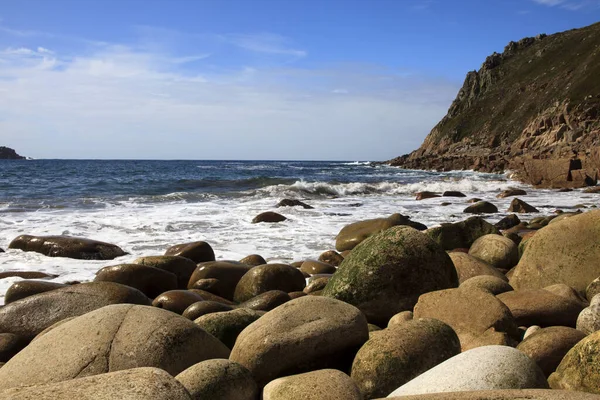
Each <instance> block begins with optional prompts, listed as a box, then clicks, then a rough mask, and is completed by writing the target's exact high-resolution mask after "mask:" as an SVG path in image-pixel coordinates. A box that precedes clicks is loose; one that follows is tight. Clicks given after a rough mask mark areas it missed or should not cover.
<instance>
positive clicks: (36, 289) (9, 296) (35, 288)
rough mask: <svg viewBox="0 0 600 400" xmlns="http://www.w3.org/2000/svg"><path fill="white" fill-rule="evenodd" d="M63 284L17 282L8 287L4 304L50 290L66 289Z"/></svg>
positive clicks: (27, 280)
mask: <svg viewBox="0 0 600 400" xmlns="http://www.w3.org/2000/svg"><path fill="white" fill-rule="evenodd" d="M67 286H69V285H65V284H64V283H58V282H48V281H36V280H30V279H26V280H23V281H18V282H15V283H13V284H12V285H10V286H9V288H8V289H7V290H6V294H5V295H4V304H10V303H13V302H15V301H17V300H21V299H24V298H25V297H29V296H33V295H34V294H39V293H45V292H49V291H51V290H56V289H60V288H64V287H67Z"/></svg>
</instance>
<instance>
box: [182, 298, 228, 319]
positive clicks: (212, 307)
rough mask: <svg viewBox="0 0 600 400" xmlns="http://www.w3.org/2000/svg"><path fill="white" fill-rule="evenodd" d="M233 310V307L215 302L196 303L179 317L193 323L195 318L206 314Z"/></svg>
mask: <svg viewBox="0 0 600 400" xmlns="http://www.w3.org/2000/svg"><path fill="white" fill-rule="evenodd" d="M233 309H234V307H233V306H230V305H227V304H223V303H219V302H217V301H198V302H196V303H194V304H191V305H190V306H189V307H188V308H186V309H185V311H184V312H183V314H181V315H182V316H183V317H185V318H187V319H191V320H192V321H193V320H195V319H196V318H200V317H201V316H203V315H206V314H210V313H214V312H220V311H231V310H233Z"/></svg>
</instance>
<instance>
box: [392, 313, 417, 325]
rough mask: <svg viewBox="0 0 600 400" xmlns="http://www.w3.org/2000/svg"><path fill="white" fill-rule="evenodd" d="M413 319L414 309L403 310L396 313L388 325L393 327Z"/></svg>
mask: <svg viewBox="0 0 600 400" xmlns="http://www.w3.org/2000/svg"><path fill="white" fill-rule="evenodd" d="M412 320H413V313H412V311H402V312H399V313H398V314H396V315H394V316H393V317H392V318H390V321H389V322H388V324H387V327H388V328H391V327H393V326H396V325H401V324H403V323H405V322H406V321H412Z"/></svg>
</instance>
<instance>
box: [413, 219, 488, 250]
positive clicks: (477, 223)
mask: <svg viewBox="0 0 600 400" xmlns="http://www.w3.org/2000/svg"><path fill="white" fill-rule="evenodd" d="M425 233H426V234H427V235H429V237H431V238H432V239H433V240H434V241H435V242H436V243H437V244H439V245H440V246H442V248H443V249H444V250H453V249H461V248H467V249H468V248H469V247H471V245H472V244H473V242H474V241H475V240H477V239H478V238H479V237H481V236H483V235H488V234H497V235H498V234H500V231H499V230H498V228H496V227H495V226H494V225H492V224H490V223H489V222H487V221H486V220H484V219H483V218H481V217H470V218H467V219H466V220H464V221H460V222H455V223H453V224H451V223H444V224H441V226H437V227H435V228H430V229H427V231H425Z"/></svg>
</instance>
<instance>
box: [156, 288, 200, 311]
mask: <svg viewBox="0 0 600 400" xmlns="http://www.w3.org/2000/svg"><path fill="white" fill-rule="evenodd" d="M203 300H204V299H203V298H202V296H200V295H199V294H198V293H194V292H192V291H190V290H169V291H168V292H164V293H162V294H160V295H159V296H158V297H157V298H155V299H154V301H153V302H152V305H153V306H154V307H158V308H162V309H163V310H168V311H171V312H174V313H176V314H180V315H181V314H183V312H184V311H185V310H186V309H187V308H188V307H189V306H191V305H192V304H194V303H197V302H199V301H203Z"/></svg>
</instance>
